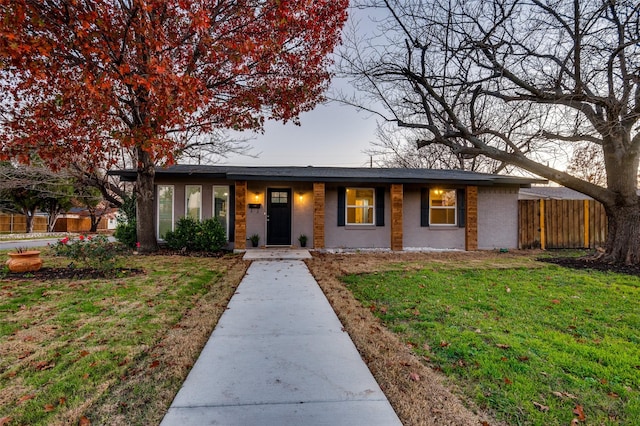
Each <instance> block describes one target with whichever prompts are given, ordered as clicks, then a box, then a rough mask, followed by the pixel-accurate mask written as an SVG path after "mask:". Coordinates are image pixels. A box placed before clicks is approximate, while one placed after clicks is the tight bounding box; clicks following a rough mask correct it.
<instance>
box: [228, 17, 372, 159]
mask: <svg viewBox="0 0 640 426" xmlns="http://www.w3.org/2000/svg"><path fill="white" fill-rule="evenodd" d="M349 16H350V18H349V20H350V22H347V24H346V26H345V29H347V31H348V28H349V27H350V26H352V25H354V23H356V22H357V23H358V27H359V28H361V30H360V31H361V32H365V31H366V30H367V29H369V28H371V27H372V25H373V24H372V23H371V21H370V19H369V17H368V15H367V14H366V12H361V11H360V12H357V11H354V10H351V11H350V15H349ZM336 90H341V91H344V92H352V91H353V89H352V88H351V87H350V86H349V84H348V83H347V82H345V81H343V80H338V79H334V81H333V82H332V87H331V88H330V90H329V94H330V93H331V92H332V91H336ZM375 130H376V117H374V116H372V115H371V113H365V112H358V111H357V110H356V109H355V108H354V107H350V106H345V105H341V104H339V103H336V102H330V103H327V104H321V105H318V106H317V107H316V108H315V109H314V110H313V111H309V112H306V113H303V114H302V115H301V116H300V126H296V125H295V124H293V123H288V124H286V125H283V124H282V123H281V122H275V121H268V122H267V124H266V125H265V131H264V133H263V134H259V133H258V134H256V133H252V132H244V133H241V134H240V135H241V137H243V138H251V140H250V141H249V144H250V146H251V148H252V151H251V152H252V154H254V155H257V158H251V157H247V156H241V155H232V156H230V157H228V158H227V159H225V160H223V161H222V162H221V163H223V164H229V165H240V166H338V167H360V166H367V167H368V165H369V156H368V155H367V154H365V153H364V152H363V151H365V150H367V149H368V148H369V147H370V142H372V141H374V140H375V139H376V136H375Z"/></svg>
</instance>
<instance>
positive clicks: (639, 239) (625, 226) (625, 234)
mask: <svg viewBox="0 0 640 426" xmlns="http://www.w3.org/2000/svg"><path fill="white" fill-rule="evenodd" d="M605 210H606V212H607V219H608V221H609V225H608V234H607V242H606V244H605V252H604V253H602V254H601V255H599V256H598V258H599V259H600V260H602V261H604V262H608V263H620V264H627V265H632V264H638V263H640V207H639V206H638V205H637V204H636V205H632V206H619V205H616V206H605Z"/></svg>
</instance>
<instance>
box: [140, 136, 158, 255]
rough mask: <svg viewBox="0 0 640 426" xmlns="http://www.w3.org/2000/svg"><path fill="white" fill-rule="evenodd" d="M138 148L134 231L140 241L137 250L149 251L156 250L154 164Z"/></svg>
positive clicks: (146, 154) (145, 153) (141, 251)
mask: <svg viewBox="0 0 640 426" xmlns="http://www.w3.org/2000/svg"><path fill="white" fill-rule="evenodd" d="M137 150H138V177H137V180H136V195H137V196H136V233H137V239H138V242H139V243H140V246H139V247H138V252H140V253H150V252H154V251H157V250H158V241H157V239H156V226H155V223H156V220H155V218H156V215H155V209H154V202H155V196H154V194H155V191H154V185H153V184H154V178H155V174H156V170H155V165H154V164H153V162H152V161H151V157H150V156H149V154H148V153H147V152H145V151H144V150H143V149H142V148H137Z"/></svg>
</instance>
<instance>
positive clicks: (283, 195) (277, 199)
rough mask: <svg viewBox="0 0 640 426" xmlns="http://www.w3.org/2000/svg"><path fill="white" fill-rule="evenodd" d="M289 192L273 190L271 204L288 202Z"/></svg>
mask: <svg viewBox="0 0 640 426" xmlns="http://www.w3.org/2000/svg"><path fill="white" fill-rule="evenodd" d="M288 198H289V193H288V192H287V191H273V192H272V193H271V204H287V202H288Z"/></svg>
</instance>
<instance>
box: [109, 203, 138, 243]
mask: <svg viewBox="0 0 640 426" xmlns="http://www.w3.org/2000/svg"><path fill="white" fill-rule="evenodd" d="M113 236H114V237H115V238H116V240H118V241H119V242H121V243H122V244H124V245H126V246H127V247H129V248H135V247H136V243H137V242H138V236H137V233H136V197H135V194H133V195H131V196H127V195H125V196H124V197H123V202H122V207H120V214H118V224H117V225H116V230H115V232H114V233H113Z"/></svg>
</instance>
